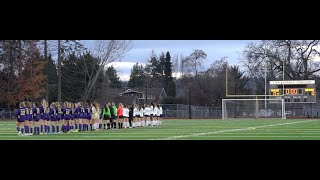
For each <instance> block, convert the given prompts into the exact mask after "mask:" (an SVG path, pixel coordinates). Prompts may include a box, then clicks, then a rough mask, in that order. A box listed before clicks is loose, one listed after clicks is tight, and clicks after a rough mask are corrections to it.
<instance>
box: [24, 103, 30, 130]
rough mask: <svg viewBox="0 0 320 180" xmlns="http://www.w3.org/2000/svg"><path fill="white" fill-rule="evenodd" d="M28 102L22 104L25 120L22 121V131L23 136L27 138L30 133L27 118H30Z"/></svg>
mask: <svg viewBox="0 0 320 180" xmlns="http://www.w3.org/2000/svg"><path fill="white" fill-rule="evenodd" d="M28 106H29V102H28V101H26V102H25V104H24V108H25V109H26V119H25V121H24V129H25V131H26V132H25V135H26V136H28V135H30V132H29V117H30V110H29V107H28Z"/></svg>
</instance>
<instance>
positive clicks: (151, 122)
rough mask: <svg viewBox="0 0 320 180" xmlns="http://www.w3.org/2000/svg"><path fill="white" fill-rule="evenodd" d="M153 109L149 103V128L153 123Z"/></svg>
mask: <svg viewBox="0 0 320 180" xmlns="http://www.w3.org/2000/svg"><path fill="white" fill-rule="evenodd" d="M153 107H154V105H153V103H151V106H150V125H151V126H154V121H153V116H154V114H153Z"/></svg>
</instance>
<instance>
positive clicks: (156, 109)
mask: <svg viewBox="0 0 320 180" xmlns="http://www.w3.org/2000/svg"><path fill="white" fill-rule="evenodd" d="M158 111H159V108H158V106H157V104H154V106H153V117H154V118H153V119H154V121H155V123H154V124H155V125H156V126H157V125H159V120H158Z"/></svg>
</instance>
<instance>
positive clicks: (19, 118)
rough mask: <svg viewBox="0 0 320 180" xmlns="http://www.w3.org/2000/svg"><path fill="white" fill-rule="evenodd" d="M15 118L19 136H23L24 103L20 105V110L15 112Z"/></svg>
mask: <svg viewBox="0 0 320 180" xmlns="http://www.w3.org/2000/svg"><path fill="white" fill-rule="evenodd" d="M16 116H17V131H18V135H19V136H23V135H24V121H25V118H26V109H25V108H24V103H23V102H21V103H20V108H19V109H18V110H17V112H16Z"/></svg>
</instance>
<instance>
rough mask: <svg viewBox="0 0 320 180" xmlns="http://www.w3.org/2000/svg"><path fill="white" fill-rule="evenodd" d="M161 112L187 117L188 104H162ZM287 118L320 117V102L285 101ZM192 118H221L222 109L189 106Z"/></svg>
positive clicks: (168, 116) (175, 116)
mask: <svg viewBox="0 0 320 180" xmlns="http://www.w3.org/2000/svg"><path fill="white" fill-rule="evenodd" d="M162 109H163V114H164V116H165V117H167V118H182V119H188V118H189V105H184V104H163V105H162ZM285 112H286V117H287V118H304V117H320V102H317V103H286V104H285ZM191 117H192V118H213V119H215V118H218V119H220V118H222V109H221V106H219V107H208V106H191Z"/></svg>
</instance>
